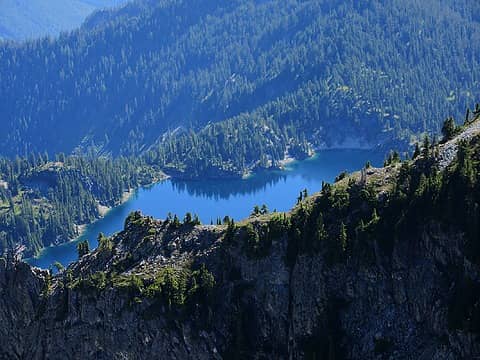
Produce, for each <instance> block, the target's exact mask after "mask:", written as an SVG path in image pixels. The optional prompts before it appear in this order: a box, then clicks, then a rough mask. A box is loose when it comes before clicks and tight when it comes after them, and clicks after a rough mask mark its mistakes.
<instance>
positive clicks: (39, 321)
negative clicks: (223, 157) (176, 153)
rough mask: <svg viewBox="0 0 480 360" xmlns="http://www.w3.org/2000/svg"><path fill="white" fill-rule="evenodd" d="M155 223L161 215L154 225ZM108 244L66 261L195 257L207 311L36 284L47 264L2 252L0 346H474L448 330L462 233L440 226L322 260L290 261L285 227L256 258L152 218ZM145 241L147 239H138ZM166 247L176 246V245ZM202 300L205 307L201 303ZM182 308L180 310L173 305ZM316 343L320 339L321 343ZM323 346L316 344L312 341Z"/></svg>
mask: <svg viewBox="0 0 480 360" xmlns="http://www.w3.org/2000/svg"><path fill="white" fill-rule="evenodd" d="M158 226H159V227H160V225H158ZM115 241H116V243H117V245H116V249H117V250H116V255H114V256H113V257H112V258H110V259H106V260H105V259H102V257H101V256H100V255H99V254H98V253H94V254H92V255H88V256H86V257H84V258H83V259H82V260H81V261H80V262H78V263H76V264H74V265H73V267H72V268H71V269H72V270H73V273H74V274H76V273H92V272H94V271H96V270H98V269H102V268H103V269H108V267H109V266H110V264H111V263H112V261H114V260H115V258H118V257H121V256H123V255H124V253H125V252H129V253H131V254H133V257H134V258H135V257H137V256H138V259H137V261H136V265H134V266H133V267H132V268H130V269H129V271H130V272H136V273H142V272H143V273H148V272H152V271H155V268H157V267H162V266H165V264H167V263H169V264H175V263H178V264H180V263H183V262H185V261H189V260H191V259H193V258H195V259H201V261H202V262H204V263H206V264H208V267H209V268H210V269H212V271H213V272H214V273H215V278H216V280H217V289H216V292H215V301H214V305H213V306H212V307H211V308H210V309H209V310H208V311H209V312H210V313H211V315H210V316H209V317H210V320H209V321H208V323H204V322H199V321H198V320H196V319H195V318H188V317H187V318H182V317H181V316H180V315H179V314H175V313H174V314H172V313H168V312H166V311H162V310H161V311H160V312H154V311H153V310H152V303H151V302H149V300H144V301H142V302H141V303H135V304H132V303H131V301H130V300H131V299H129V298H128V296H127V295H125V294H124V293H122V292H119V291H118V290H116V289H114V288H106V289H104V290H103V291H101V292H99V293H91V294H89V293H85V292H82V291H80V290H78V289H77V290H74V289H66V288H63V289H62V288H61V285H60V284H61V282H62V281H63V280H62V277H61V276H58V277H56V278H54V279H53V290H52V293H51V294H50V295H48V296H46V295H44V294H43V295H42V292H44V288H45V284H46V281H47V280H46V279H47V277H48V273H47V272H45V271H39V270H36V269H32V268H30V267H29V266H28V265H26V264H24V263H7V262H5V261H1V262H0V288H1V293H0V294H1V295H0V302H1V310H0V319H1V322H0V324H1V325H0V354H1V356H2V357H3V358H8V359H45V358H48V359H85V358H95V359H147V358H148V359H188V358H192V359H215V358H222V357H223V358H258V359H260V358H272V359H293V358H308V356H309V354H311V353H313V352H314V351H315V352H316V353H317V354H320V355H322V356H324V358H349V359H367V358H379V359H380V358H392V359H393V358H395V359H412V358H416V359H460V358H472V357H474V356H478V355H480V346H479V345H480V343H479V342H478V341H477V340H476V336H474V334H471V333H468V332H464V331H459V330H449V326H448V319H447V318H448V311H449V310H448V309H449V302H450V301H451V298H452V296H455V290H454V289H455V288H456V286H457V283H458V282H459V281H461V280H460V279H461V278H462V276H463V275H462V274H463V271H464V270H463V269H464V268H465V267H469V268H470V269H471V271H470V275H471V276H473V277H475V279H476V280H478V269H477V268H476V267H475V266H473V265H472V264H468V263H466V260H465V259H464V257H463V254H462V245H461V244H462V242H461V237H460V236H458V235H456V234H445V233H443V232H442V231H441V229H440V228H439V227H438V226H433V225H432V226H429V227H428V228H426V229H425V233H424V234H423V236H422V240H421V242H419V243H409V241H408V239H405V241H404V242H400V244H402V245H400V246H397V247H396V248H395V249H394V255H393V256H392V259H388V260H387V259H383V258H381V257H376V258H364V259H362V258H352V259H350V260H349V261H348V262H347V263H344V264H337V265H333V266H332V265H327V262H326V261H325V259H324V258H323V256H322V255H321V254H318V255H301V256H299V257H298V258H297V261H296V263H295V264H294V265H293V266H287V265H286V263H285V261H284V258H285V255H286V242H287V239H286V237H284V238H282V239H279V240H278V241H277V242H274V244H273V247H272V249H271V251H270V254H269V255H268V256H266V257H264V258H260V259H258V258H257V259H252V258H249V257H248V256H246V255H245V254H244V251H243V250H242V248H241V247H240V246H238V245H232V246H229V247H225V246H221V231H219V230H218V229H217V228H215V227H197V228H195V229H193V230H192V231H189V232H187V233H183V234H168V231H163V230H161V229H160V228H159V229H158V232H157V233H156V235H155V237H154V238H151V239H150V240H149V241H147V242H145V240H142V234H141V231H140V232H138V233H137V232H136V231H134V230H131V231H130V232H129V233H128V234H127V233H124V234H120V235H119V236H118V237H117V239H115ZM142 241H143V242H142ZM172 249H173V250H172ZM203 311H207V310H205V309H204V310H203ZM177 315H178V316H177ZM318 349H323V350H318ZM319 351H320V352H319Z"/></svg>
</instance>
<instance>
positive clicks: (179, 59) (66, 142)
mask: <svg viewBox="0 0 480 360" xmlns="http://www.w3.org/2000/svg"><path fill="white" fill-rule="evenodd" d="M479 7H480V5H479V4H478V2H474V1H469V0H463V1H452V0H442V1H439V0H426V1H422V2H418V1H413V0H407V1H403V0H402V1H400V0H392V1H388V2H384V1H369V2H362V3H359V2H357V1H353V0H350V1H334V0H324V1H318V0H310V1H309V0H287V1H284V0H282V1H280V0H234V1H216V0H215V1H214V0H189V1H186V0H185V1H182V0H175V1H173V0H163V1H155V2H154V1H139V2H136V3H135V4H133V5H130V6H128V7H127V8H126V9H122V10H121V11H120V12H118V13H116V12H102V13H99V14H98V15H97V16H93V17H92V18H90V19H89V20H88V21H87V24H86V25H85V26H84V27H83V28H82V29H81V30H79V31H76V32H74V33H73V34H69V35H62V36H61V37H60V38H58V39H56V40H53V41H52V40H48V39H43V40H39V41H36V42H29V43H27V44H23V45H18V44H3V45H2V46H0V95H1V96H0V114H1V121H2V130H3V131H2V132H1V134H0V153H1V154H4V155H17V154H22V155H23V154H27V153H30V152H35V153H37V152H41V153H43V151H45V150H46V151H48V152H49V153H50V155H52V154H54V153H59V152H66V153H69V152H71V151H72V150H74V149H78V148H80V149H85V148H88V147H90V146H94V147H96V148H97V149H99V150H100V151H103V152H107V153H112V154H114V155H118V154H124V155H126V154H129V155H130V154H137V153H140V152H143V151H144V150H145V149H148V148H149V147H150V146H151V145H152V144H156V143H159V142H160V143H161V142H162V141H163V140H164V139H165V137H167V138H169V137H170V136H169V135H168V134H170V133H172V132H173V133H178V132H179V131H180V132H185V131H187V132H188V131H190V130H192V129H193V130H194V132H195V133H197V132H203V133H206V132H208V128H205V126H210V125H208V124H210V123H218V122H223V121H227V123H230V124H232V126H233V127H243V128H247V127H250V128H251V129H252V131H255V132H256V133H258V132H259V131H261V130H262V129H264V127H254V126H252V123H254V122H256V121H257V119H261V120H262V121H263V122H267V123H269V124H272V125H271V126H270V128H272V127H277V128H278V129H279V131H278V133H277V134H280V135H282V134H284V133H285V132H288V130H285V129H286V128H288V127H290V128H294V129H296V131H298V132H299V133H298V134H296V135H295V137H294V138H293V139H291V138H290V139H288V138H287V139H286V140H287V141H292V147H293V148H295V147H296V146H297V145H298V144H302V143H303V142H304V141H306V142H310V143H311V144H312V145H313V146H319V145H327V146H328V145H330V146H331V145H335V144H338V143H342V142H343V141H345V140H349V138H351V137H353V136H354V137H355V139H357V142H360V143H364V144H367V145H374V144H378V143H385V142H389V141H396V140H398V139H401V140H402V141H406V142H408V141H409V140H410V135H411V134H417V133H420V132H424V131H437V130H438V127H439V125H440V124H441V119H442V116H444V115H445V114H449V115H454V116H457V118H463V116H464V112H465V109H466V107H467V106H472V105H473V100H474V99H478V96H479V93H478V89H479V88H480V87H479V84H478V79H479V70H478V69H480V66H479V64H478V62H479V56H478V54H479V53H480V51H479V50H480V30H479V29H480V27H479V26H478V25H479V21H480V19H479V14H480V8H479ZM227 127H228V126H227ZM52 129H55V131H52ZM220 130H221V128H220ZM277 134H276V136H277ZM223 139H224V140H223V141H225V142H226V143H228V144H227V145H226V146H233V145H231V144H234V143H235V142H236V141H237V140H238V139H236V138H235V134H228V136H223ZM205 140H208V144H207V146H206V147H215V146H217V144H216V141H217V140H218V139H217V138H216V137H214V138H213V139H212V138H208V137H205ZM282 141H283V140H282ZM229 144H230V145H229ZM222 146H223V145H222ZM262 146H263V147H265V148H267V147H268V142H267V143H263V144H262ZM277 150H278V149H276V147H272V149H271V151H270V150H269V152H267V154H266V157H267V158H269V157H274V156H276V153H275V152H276V151H277ZM255 160H257V161H258V160H259V159H255Z"/></svg>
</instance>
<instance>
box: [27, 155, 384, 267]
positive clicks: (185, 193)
mask: <svg viewBox="0 0 480 360" xmlns="http://www.w3.org/2000/svg"><path fill="white" fill-rule="evenodd" d="M383 159H384V157H383V154H382V153H379V152H375V151H371V150H347V149H339V150H322V151H319V152H317V154H316V155H315V156H314V157H312V158H310V159H307V160H303V161H294V162H292V163H289V164H288V165H287V166H286V169H285V170H284V171H280V170H272V171H263V172H259V173H255V174H254V175H252V176H251V177H249V178H248V179H234V180H232V179H226V180H221V179H220V180H219V179H216V180H195V181H193V180H192V181H179V180H174V179H173V180H171V179H169V180H165V181H163V182H160V183H157V184H154V185H152V186H149V187H144V188H140V189H138V190H136V191H135V192H134V193H133V195H132V196H131V197H130V198H129V199H128V200H127V201H126V202H125V203H123V204H121V205H119V206H117V207H115V208H113V209H111V210H110V211H108V213H107V214H106V215H105V217H103V218H102V219H100V220H98V221H96V222H94V223H93V224H90V225H88V226H87V227H86V228H85V231H84V232H83V233H82V234H81V235H80V236H79V237H78V238H77V239H75V240H74V241H71V242H69V243H66V244H62V245H59V246H51V247H48V248H46V249H44V250H43V251H42V252H41V254H40V255H39V256H38V257H36V258H30V259H26V261H27V262H28V263H29V264H31V265H33V266H38V267H40V268H48V267H50V266H51V265H52V264H53V263H54V262H55V261H58V262H60V263H61V264H63V265H65V266H67V265H68V264H69V263H71V262H72V261H75V260H77V258H78V255H77V249H76V247H77V243H78V242H79V241H82V240H85V239H87V240H88V241H89V243H90V248H91V249H93V248H95V247H96V246H97V240H96V239H97V235H98V234H99V233H100V232H102V233H104V234H105V235H112V234H114V233H116V232H118V231H121V230H122V229H123V224H124V221H125V218H126V217H127V216H128V214H129V213H130V212H132V211H135V210H140V211H141V212H142V213H143V214H145V215H149V216H153V217H154V218H160V219H164V218H166V216H167V214H168V213H169V212H171V213H172V214H177V215H178V216H179V217H180V218H183V216H184V215H185V213H186V212H191V213H192V214H197V215H198V216H199V217H200V219H201V221H202V222H203V223H205V224H209V223H210V221H213V222H215V221H216V219H217V218H223V217H224V216H225V215H228V216H230V217H232V218H234V219H235V220H241V219H244V218H246V217H248V216H249V215H250V213H251V212H252V209H253V207H254V206H255V205H260V206H261V205H262V204H266V205H267V206H268V208H269V209H270V210H271V211H273V210H277V211H288V210H290V209H291V208H292V207H293V206H294V205H295V202H296V199H297V197H298V194H299V192H300V191H301V190H303V189H307V190H308V193H309V194H312V193H315V192H318V191H319V190H320V189H321V185H322V181H326V182H333V181H334V179H335V177H336V176H337V175H338V174H339V173H340V172H342V171H348V172H352V171H355V170H359V169H361V168H362V167H363V166H364V165H365V163H366V162H367V161H370V162H371V163H372V165H373V166H380V165H381V164H382V162H383Z"/></svg>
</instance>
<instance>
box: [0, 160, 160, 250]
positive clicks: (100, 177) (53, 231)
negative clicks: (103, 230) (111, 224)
mask: <svg viewBox="0 0 480 360" xmlns="http://www.w3.org/2000/svg"><path fill="white" fill-rule="evenodd" d="M161 176H162V174H161V172H160V171H157V170H155V168H154V167H151V166H148V165H146V164H145V163H144V162H143V161H142V160H141V159H138V160H132V159H126V158H118V159H116V160H112V159H109V158H103V157H93V156H90V157H81V156H68V157H67V156H65V155H63V154H60V155H58V156H57V157H56V158H55V159H54V160H49V157H48V155H47V154H32V155H30V156H29V157H28V158H19V157H17V158H16V159H15V160H8V159H4V158H3V159H2V158H0V181H3V183H2V184H4V185H2V184H0V252H2V251H3V250H5V249H6V248H7V247H14V246H17V245H24V246H25V247H26V252H25V253H26V255H27V256H28V255H32V254H35V253H37V252H38V251H39V250H40V249H42V248H43V247H46V246H49V245H52V244H58V243H62V242H65V241H68V240H69V239H72V238H74V237H75V236H77V235H78V234H79V232H78V227H77V226H78V225H80V224H88V223H91V222H92V221H94V220H95V219H98V218H99V217H100V216H101V213H100V210H99V205H103V206H115V205H117V204H118V203H119V202H120V201H121V200H122V197H123V196H124V193H125V192H126V191H128V190H130V189H132V188H136V187H138V186H140V185H142V184H149V183H152V182H154V181H156V180H157V179H159V178H160V177H161Z"/></svg>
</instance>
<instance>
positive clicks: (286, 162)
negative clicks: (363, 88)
mask: <svg viewBox="0 0 480 360" xmlns="http://www.w3.org/2000/svg"><path fill="white" fill-rule="evenodd" d="M335 150H337V149H326V150H319V151H315V152H312V153H311V156H309V157H307V158H303V157H302V158H301V159H296V158H295V157H293V156H291V155H290V154H286V155H285V157H284V159H283V160H282V162H281V167H279V166H276V167H270V168H267V169H263V168H258V169H256V170H255V171H254V172H251V173H250V174H249V176H248V177H247V178H246V179H245V178H243V179H242V177H241V176H237V177H235V178H232V177H222V178H218V177H216V178H208V177H207V178H197V179H183V178H178V177H176V176H164V177H162V178H161V179H159V180H158V181H154V182H152V183H151V184H145V185H142V186H139V187H138V188H134V189H129V190H128V191H125V192H124V193H123V194H122V197H121V199H120V200H119V201H118V203H117V204H116V205H114V206H102V205H99V215H100V216H99V217H98V218H97V219H95V220H94V221H93V222H91V223H89V224H81V225H76V226H77V231H78V233H79V235H78V236H76V237H75V238H73V239H69V241H65V242H62V243H59V244H53V245H51V246H48V247H45V248H43V249H41V250H40V251H39V253H38V254H36V255H34V256H32V257H29V258H28V259H26V260H27V261H28V260H29V259H31V260H33V262H34V263H37V264H38V263H41V264H42V265H41V266H44V265H43V263H42V261H43V260H42V259H45V256H47V258H48V256H49V255H46V254H49V253H51V249H50V248H52V247H59V246H62V245H67V247H72V246H74V245H68V244H69V243H75V242H76V241H78V240H79V239H81V238H86V234H87V235H88V238H89V239H94V238H96V235H98V234H96V235H94V234H93V232H96V231H100V232H104V230H103V229H102V226H101V225H100V227H98V226H95V227H92V226H93V225H94V224H97V223H98V222H99V221H101V220H102V219H104V218H105V217H108V216H110V214H111V213H113V211H114V210H115V212H117V211H116V210H117V208H119V207H120V206H121V205H123V204H125V203H128V202H129V200H131V199H132V198H135V199H137V196H135V197H134V195H135V194H142V192H144V190H147V191H150V190H151V189H155V186H156V185H157V184H159V183H162V182H164V181H166V180H171V183H172V184H175V182H178V183H180V184H182V183H183V184H182V185H181V187H180V188H176V189H175V190H174V191H177V192H178V189H180V191H181V192H180V193H179V195H180V198H181V197H182V195H181V194H182V193H184V194H189V196H198V197H202V198H204V199H206V198H207V197H209V195H208V193H204V194H202V193H201V191H200V192H198V193H195V188H197V187H198V186H200V187H201V184H202V182H210V183H211V184H216V183H217V182H218V185H222V183H223V188H224V189H227V190H228V189H231V190H229V191H235V189H237V190H238V191H239V192H238V193H237V195H233V196H234V197H235V196H248V194H249V192H248V191H260V192H262V191H264V190H261V189H265V186H271V184H272V183H271V181H275V180H271V179H272V177H271V175H275V174H277V175H279V176H281V177H282V178H283V177H284V176H287V177H290V176H293V177H295V176H296V175H295V173H296V172H298V169H302V168H303V169H305V168H308V169H310V170H308V171H314V172H315V171H321V172H324V171H329V170H328V169H329V167H330V168H332V167H334V168H335V167H338V165H337V162H338V161H337V160H335V159H336V157H338V154H337V155H335V152H334V151H335ZM349 150H351V151H353V152H354V153H355V151H356V150H358V151H360V152H365V150H364V149H338V152H339V154H342V153H344V152H345V151H346V152H347V153H348V151H349ZM369 150H370V149H369ZM330 151H333V152H332V153H331V154H330ZM371 151H372V154H373V153H375V150H371ZM340 156H341V159H345V160H339V161H340V162H341V163H342V161H344V162H347V163H348V162H349V161H350V160H351V159H350V158H351V157H352V156H351V155H348V154H347V155H340ZM354 157H356V158H358V156H354ZM360 157H362V155H360ZM363 157H364V159H362V161H365V159H367V158H370V157H371V156H370V155H368V156H365V155H363ZM377 157H378V154H377ZM316 158H318V160H319V163H318V164H317V163H316V162H315V159H316ZM367 160H368V159H367ZM297 164H298V165H297ZM301 164H305V165H301ZM309 164H310V165H309ZM363 165H364V163H356V164H355V165H354V167H352V166H351V165H350V170H358V169H360V168H361V167H362V166H363ZM299 166H300V168H299ZM345 166H347V165H345ZM314 169H317V170H314ZM343 169H344V168H343V167H342V170H343ZM342 170H340V171H337V170H335V176H336V175H338V173H339V172H341V171H342ZM301 171H305V170H301ZM281 174H285V175H283V176H282V175H281ZM289 174H291V175H289ZM330 175H331V177H332V179H333V178H334V176H333V174H330ZM265 176H266V177H268V180H265V181H266V182H265V183H264V184H263V183H262V185H261V187H258V189H260V190H248V191H247V192H242V191H243V190H240V189H239V186H240V187H243V185H241V184H245V188H250V187H251V185H250V187H249V185H248V184H249V182H253V184H256V183H258V182H262V179H263V177H265ZM274 177H275V176H274ZM325 180H327V181H328V179H327V178H326V179H325ZM235 181H237V182H238V184H235ZM303 181H306V182H308V181H309V180H308V179H307V180H302V182H303ZM332 181H333V180H332ZM282 183H283V181H282ZM320 183H321V182H319V183H318V184H317V185H315V187H314V188H313V187H312V188H311V189H309V192H311V190H312V191H313V192H314V191H315V190H316V189H318V188H319V186H320V185H319V184H320ZM189 184H190V185H189ZM197 184H198V185H197ZM232 184H234V185H232ZM269 184H270V185H269ZM218 185H214V186H213V189H217V190H218ZM185 186H186V187H185ZM189 186H190V187H191V190H188V187H189ZM296 187H298V188H299V189H300V187H302V188H303V183H302V184H299V186H296V185H293V186H292V188H295V190H297V189H296ZM142 189H143V190H142ZM192 189H193V190H192ZM210 191H211V190H210ZM205 194H207V195H205ZM179 195H174V196H179ZM140 196H141V195H140ZM149 196H150V195H149ZM210 196H213V197H216V198H217V200H220V201H223V200H225V198H222V197H221V196H220V197H219V196H218V195H210ZM229 196H230V195H229ZM257 196H258V201H260V202H261V201H263V200H261V197H262V195H256V199H257ZM295 196H296V192H295V194H292V195H291V197H292V199H293V198H294V197H295ZM289 198H290V197H289V196H285V199H289ZM227 200H228V198H227ZM141 201H142V200H141ZM255 201H257V200H255ZM287 202H288V201H287ZM183 203H184V204H186V206H187V205H188V210H187V211H189V210H190V209H191V211H194V212H196V211H197V208H195V207H194V205H191V203H190V202H188V201H184V202H183ZM189 204H190V205H189ZM134 206H135V209H133V207H132V206H128V207H127V208H128V209H130V207H132V209H133V210H143V209H144V208H143V207H142V206H141V205H139V206H138V207H136V205H134ZM158 206H159V207H160V208H159V209H161V208H162V207H163V208H164V210H161V211H162V212H161V213H160V215H159V214H158V213H157V215H156V217H157V218H161V217H162V216H165V215H166V214H167V212H166V211H169V210H170V208H171V209H172V211H173V212H175V211H176V212H177V213H178V214H180V215H181V214H182V213H181V212H182V211H185V210H184V209H183V208H182V210H180V212H178V210H175V206H176V204H174V203H167V204H166V205H162V204H161V203H160V204H159V205H158ZM214 206H215V205H214ZM252 206H253V205H252ZM280 206H281V205H280ZM157 208H158V207H155V209H157ZM275 208H277V210H278V208H279V206H276V207H275V206H272V209H275ZM225 209H226V210H225V211H224V212H225V213H223V212H222V214H223V215H225V214H227V213H228V211H229V210H228V209H229V207H228V206H227V207H225ZM155 211H156V210H153V212H155ZM163 211H165V214H164V213H163ZM249 211H251V209H249ZM123 212H124V210H122V216H123V217H126V216H127V215H125V214H123ZM151 212H152V209H151V210H150V213H151ZM198 215H201V214H198ZM244 215H245V216H244V217H248V213H247V212H245V214H244ZM113 216H116V215H113ZM208 216H210V215H208ZM215 216H216V215H215ZM236 218H238V219H240V216H239V215H237V216H236ZM122 220H124V219H122ZM202 220H205V221H206V222H209V221H210V219H209V218H206V219H202ZM122 224H123V222H122ZM121 226H122V225H121V224H118V231H121ZM90 232H92V234H90ZM107 232H109V230H107Z"/></svg>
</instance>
